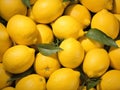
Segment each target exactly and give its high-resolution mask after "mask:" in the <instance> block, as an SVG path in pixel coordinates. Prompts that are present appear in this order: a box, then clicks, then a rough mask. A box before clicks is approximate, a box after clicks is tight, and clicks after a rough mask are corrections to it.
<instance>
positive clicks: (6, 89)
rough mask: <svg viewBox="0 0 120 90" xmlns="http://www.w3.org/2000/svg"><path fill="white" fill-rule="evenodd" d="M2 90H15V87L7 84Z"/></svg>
mask: <svg viewBox="0 0 120 90" xmlns="http://www.w3.org/2000/svg"><path fill="white" fill-rule="evenodd" d="M2 90H15V88H14V87H11V86H9V87H5V88H3V89H2Z"/></svg>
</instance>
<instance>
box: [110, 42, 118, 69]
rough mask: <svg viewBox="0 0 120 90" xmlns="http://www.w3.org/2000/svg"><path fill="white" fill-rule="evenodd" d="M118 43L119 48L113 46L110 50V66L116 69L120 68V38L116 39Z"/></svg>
mask: <svg viewBox="0 0 120 90" xmlns="http://www.w3.org/2000/svg"><path fill="white" fill-rule="evenodd" d="M116 43H117V45H118V46H119V48H113V47H111V48H110V50H109V56H110V66H111V67H112V68H114V69H118V70H120V55H119V52H120V40H116Z"/></svg>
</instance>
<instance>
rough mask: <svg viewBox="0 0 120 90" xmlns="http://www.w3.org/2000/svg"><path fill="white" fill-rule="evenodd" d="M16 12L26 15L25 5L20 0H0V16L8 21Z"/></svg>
mask: <svg viewBox="0 0 120 90" xmlns="http://www.w3.org/2000/svg"><path fill="white" fill-rule="evenodd" d="M16 14H21V15H26V14H27V7H26V6H25V5H24V4H23V2H22V0H9V1H8V0H0V16H1V17H2V18H3V19H5V20H6V21H8V20H9V19H10V18H11V17H12V16H14V15H16Z"/></svg>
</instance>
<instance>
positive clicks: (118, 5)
mask: <svg viewBox="0 0 120 90" xmlns="http://www.w3.org/2000/svg"><path fill="white" fill-rule="evenodd" d="M112 13H115V14H120V0H113V9H112Z"/></svg>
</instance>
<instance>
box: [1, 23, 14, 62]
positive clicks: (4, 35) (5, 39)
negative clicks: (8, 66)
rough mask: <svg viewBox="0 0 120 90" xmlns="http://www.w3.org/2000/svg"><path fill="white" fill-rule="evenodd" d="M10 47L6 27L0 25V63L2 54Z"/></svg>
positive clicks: (10, 43)
mask: <svg viewBox="0 0 120 90" xmlns="http://www.w3.org/2000/svg"><path fill="white" fill-rule="evenodd" d="M11 46H12V41H11V39H10V37H9V35H8V33H7V31H6V27H5V26H4V25H3V24H2V23H0V47H1V48H0V62H2V57H3V54H4V52H5V51H6V50H7V49H8V48H10V47H11Z"/></svg>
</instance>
